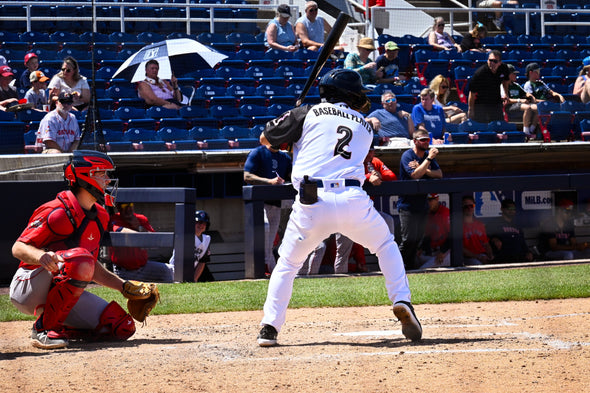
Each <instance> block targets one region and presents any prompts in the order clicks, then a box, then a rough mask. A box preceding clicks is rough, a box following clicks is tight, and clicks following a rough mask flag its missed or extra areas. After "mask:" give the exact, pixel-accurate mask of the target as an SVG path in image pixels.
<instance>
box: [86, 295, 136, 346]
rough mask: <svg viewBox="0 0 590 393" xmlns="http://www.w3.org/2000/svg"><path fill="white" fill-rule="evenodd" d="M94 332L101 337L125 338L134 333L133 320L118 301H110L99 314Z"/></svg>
mask: <svg viewBox="0 0 590 393" xmlns="http://www.w3.org/2000/svg"><path fill="white" fill-rule="evenodd" d="M95 332H96V334H97V335H99V336H101V337H103V338H109V337H110V338H114V339H116V340H127V339H128V338H129V337H131V336H133V334H134V333H135V322H134V321H133V318H131V315H129V314H127V313H126V312H125V310H124V309H123V308H122V307H121V306H120V305H119V303H117V302H115V301H112V302H110V303H109V304H108V305H107V306H106V307H105V309H104V310H103V312H102V314H100V318H99V320H98V326H97V327H96V329H95Z"/></svg>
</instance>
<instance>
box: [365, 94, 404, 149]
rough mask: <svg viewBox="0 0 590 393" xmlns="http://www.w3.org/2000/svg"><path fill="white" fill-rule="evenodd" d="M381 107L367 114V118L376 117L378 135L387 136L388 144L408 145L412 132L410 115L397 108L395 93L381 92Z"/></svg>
mask: <svg viewBox="0 0 590 393" xmlns="http://www.w3.org/2000/svg"><path fill="white" fill-rule="evenodd" d="M381 105H383V109H377V110H375V111H373V112H371V113H370V114H369V116H367V119H370V118H376V119H377V120H379V122H380V124H381V125H380V127H379V130H378V133H379V136H380V137H382V138H388V142H387V144H388V146H410V141H411V138H412V135H413V134H414V123H413V122H412V117H411V116H410V114H409V113H408V112H406V111H403V110H401V109H399V110H398V108H397V99H396V98H395V94H393V92H391V91H390V90H386V91H384V92H383V94H381Z"/></svg>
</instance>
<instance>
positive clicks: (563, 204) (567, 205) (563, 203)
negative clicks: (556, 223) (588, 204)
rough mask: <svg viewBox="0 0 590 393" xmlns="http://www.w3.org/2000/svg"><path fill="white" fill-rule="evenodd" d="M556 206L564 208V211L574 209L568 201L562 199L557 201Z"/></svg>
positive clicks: (572, 204)
mask: <svg viewBox="0 0 590 393" xmlns="http://www.w3.org/2000/svg"><path fill="white" fill-rule="evenodd" d="M558 206H559V207H561V208H564V209H565V210H572V209H573V208H574V203H573V202H572V201H570V200H569V199H562V200H561V201H559V204H558Z"/></svg>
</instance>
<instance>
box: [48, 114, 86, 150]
mask: <svg viewBox="0 0 590 393" xmlns="http://www.w3.org/2000/svg"><path fill="white" fill-rule="evenodd" d="M39 133H40V134H41V138H42V139H43V141H47V140H50V141H54V142H55V143H57V144H58V146H59V148H60V149H61V150H62V151H63V152H68V151H69V150H70V147H71V146H72V143H74V141H77V140H80V127H78V120H76V116H74V115H73V114H71V113H68V116H67V117H66V119H65V120H64V119H63V118H62V117H61V116H60V115H59V113H57V109H55V110H53V111H51V112H49V113H47V114H46V115H45V117H44V118H43V119H41V123H40V124H39Z"/></svg>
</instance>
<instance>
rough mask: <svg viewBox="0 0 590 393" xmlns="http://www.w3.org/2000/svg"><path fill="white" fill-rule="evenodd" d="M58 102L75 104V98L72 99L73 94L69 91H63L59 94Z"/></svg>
mask: <svg viewBox="0 0 590 393" xmlns="http://www.w3.org/2000/svg"><path fill="white" fill-rule="evenodd" d="M57 100H58V101H59V102H61V103H62V104H71V103H73V102H74V97H72V93H68V92H67V91H62V92H61V93H59V96H58V97H57Z"/></svg>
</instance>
